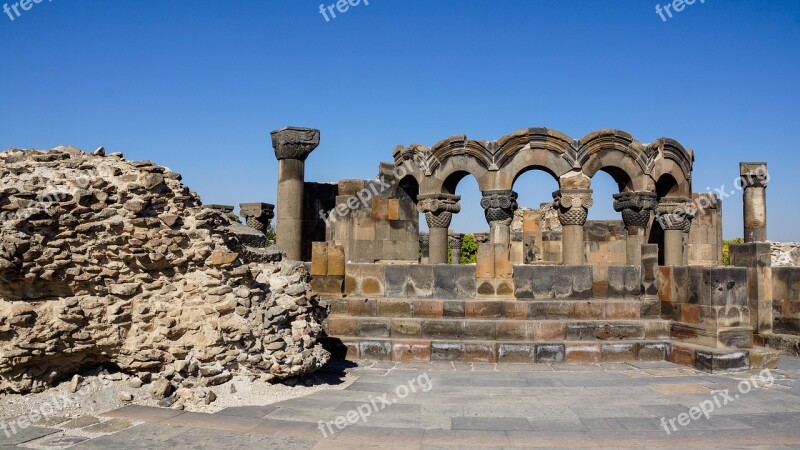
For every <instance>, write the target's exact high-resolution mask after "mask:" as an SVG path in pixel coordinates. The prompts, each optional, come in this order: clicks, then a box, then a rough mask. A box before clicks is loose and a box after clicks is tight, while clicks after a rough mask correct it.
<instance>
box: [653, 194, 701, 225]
mask: <svg viewBox="0 0 800 450" xmlns="http://www.w3.org/2000/svg"><path fill="white" fill-rule="evenodd" d="M696 211H697V207H696V206H694V203H693V202H692V201H691V199H689V198H686V197H664V198H662V199H661V200H660V201H659V202H658V206H657V207H656V218H657V220H658V223H659V224H660V225H661V229H663V230H664V231H669V230H679V231H683V232H688V231H689V229H690V228H691V226H692V219H694V216H695V213H696Z"/></svg>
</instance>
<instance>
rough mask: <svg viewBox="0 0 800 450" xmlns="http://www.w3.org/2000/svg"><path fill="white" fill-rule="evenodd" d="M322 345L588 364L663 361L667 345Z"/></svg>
mask: <svg viewBox="0 0 800 450" xmlns="http://www.w3.org/2000/svg"><path fill="white" fill-rule="evenodd" d="M323 345H325V347H326V348H327V349H328V350H329V351H330V352H331V353H332V354H333V355H334V357H335V358H338V359H348V360H357V359H370V360H384V361H460V362H487V363H495V362H499V363H551V362H565V363H578V364H590V363H601V362H622V361H664V360H666V359H668V358H669V354H670V343H669V341H664V340H646V341H627V340H623V341H560V342H537V341H533V342H531V341H527V342H524V341H512V340H508V341H504V340H480V341H460V340H446V339H444V340H429V339H382V338H358V337H356V338H350V337H345V338H341V339H339V338H324V339H323Z"/></svg>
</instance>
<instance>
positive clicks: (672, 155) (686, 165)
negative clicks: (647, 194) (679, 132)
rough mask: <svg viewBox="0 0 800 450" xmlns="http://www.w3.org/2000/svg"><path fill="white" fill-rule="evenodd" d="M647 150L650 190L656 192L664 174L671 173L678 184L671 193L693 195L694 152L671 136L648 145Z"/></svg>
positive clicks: (684, 195) (685, 195)
mask: <svg viewBox="0 0 800 450" xmlns="http://www.w3.org/2000/svg"><path fill="white" fill-rule="evenodd" d="M647 152H648V154H649V164H648V169H649V170H648V172H649V175H650V177H649V178H650V179H649V180H648V183H649V184H650V186H649V189H648V190H650V191H652V192H656V191H657V185H658V183H659V180H661V179H662V177H663V176H664V175H669V176H670V177H671V179H672V180H674V181H675V184H676V186H675V187H674V188H671V189H670V191H671V194H670V195H673V196H682V197H691V196H692V166H693V164H694V152H692V151H691V150H687V149H686V148H684V147H683V146H682V145H681V144H680V143H679V142H678V141H676V140H674V139H670V138H661V139H658V140H656V141H655V142H653V143H652V144H650V145H649V146H648V147H647Z"/></svg>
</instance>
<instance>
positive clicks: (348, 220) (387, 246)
mask: <svg viewBox="0 0 800 450" xmlns="http://www.w3.org/2000/svg"><path fill="white" fill-rule="evenodd" d="M384 183H390V184H391V183H392V181H391V179H388V178H384ZM333 211H334V212H335V211H342V212H344V214H340V213H334V212H332V213H331V215H334V214H335V220H333V221H330V220H329V221H330V223H331V224H332V225H331V228H332V229H333V233H332V238H333V240H335V241H336V242H337V243H340V244H341V245H342V246H343V247H344V249H345V255H346V258H347V260H348V261H351V262H358V263H367V262H369V263H372V262H376V261H384V262H390V261H405V262H410V261H417V257H418V253H417V252H418V248H419V247H418V242H417V241H418V235H419V214H418V212H417V210H416V204H415V202H414V200H413V199H411V198H410V197H409V196H408V195H407V194H406V193H405V192H404V191H403V190H402V189H389V190H387V189H386V188H385V186H384V185H383V184H381V183H380V182H378V181H371V180H343V181H340V182H339V186H338V196H337V197H336V207H335V208H334V209H333Z"/></svg>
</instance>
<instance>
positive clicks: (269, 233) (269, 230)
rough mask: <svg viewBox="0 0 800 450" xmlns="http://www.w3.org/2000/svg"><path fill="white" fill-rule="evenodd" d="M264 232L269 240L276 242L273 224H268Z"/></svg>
mask: <svg viewBox="0 0 800 450" xmlns="http://www.w3.org/2000/svg"><path fill="white" fill-rule="evenodd" d="M264 234H265V235H266V236H267V239H269V241H270V242H276V239H277V238H276V237H275V228H274V227H273V226H271V225H270V226H269V227H268V228H267V231H265V232H264Z"/></svg>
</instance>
